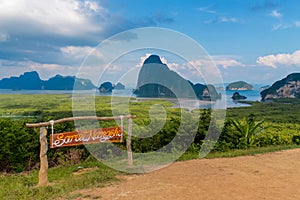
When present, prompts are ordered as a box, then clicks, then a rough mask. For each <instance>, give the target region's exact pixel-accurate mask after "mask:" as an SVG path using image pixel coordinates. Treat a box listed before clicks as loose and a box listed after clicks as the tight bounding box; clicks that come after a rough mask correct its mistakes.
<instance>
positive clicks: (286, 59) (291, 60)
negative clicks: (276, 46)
mask: <svg viewBox="0 0 300 200" xmlns="http://www.w3.org/2000/svg"><path fill="white" fill-rule="evenodd" d="M256 63H257V64H260V65H264V66H269V67H272V68H277V67H279V66H292V65H294V66H298V67H300V50H297V51H295V52H293V53H292V54H275V55H274V54H271V55H267V56H260V57H258V58H257V60H256Z"/></svg>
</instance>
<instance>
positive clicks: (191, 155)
mask: <svg viewBox="0 0 300 200" xmlns="http://www.w3.org/2000/svg"><path fill="white" fill-rule="evenodd" d="M296 148H300V146H299V145H278V146H267V147H252V148H249V149H234V150H230V151H226V152H214V151H212V152H210V153H209V154H207V155H206V156H205V158H207V159H212V158H230V157H237V156H249V155H256V154H264V153H270V152H276V151H282V150H288V149H296ZM198 158H199V153H198V152H186V153H185V154H183V155H182V156H181V157H180V158H179V159H178V161H184V160H191V159H198Z"/></svg>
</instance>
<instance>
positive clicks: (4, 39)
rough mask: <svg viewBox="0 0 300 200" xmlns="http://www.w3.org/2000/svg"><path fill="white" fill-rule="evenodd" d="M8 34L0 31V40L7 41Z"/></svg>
mask: <svg viewBox="0 0 300 200" xmlns="http://www.w3.org/2000/svg"><path fill="white" fill-rule="evenodd" d="M9 38H10V37H9V35H7V34H5V33H0V42H7V41H9Z"/></svg>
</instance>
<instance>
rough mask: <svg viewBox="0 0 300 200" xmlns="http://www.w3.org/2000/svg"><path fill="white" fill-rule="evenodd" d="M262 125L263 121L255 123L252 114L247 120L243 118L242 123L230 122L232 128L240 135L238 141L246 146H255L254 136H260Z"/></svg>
mask: <svg viewBox="0 0 300 200" xmlns="http://www.w3.org/2000/svg"><path fill="white" fill-rule="evenodd" d="M263 123H264V122H263V121H257V122H256V121H255V117H254V115H253V114H251V115H249V116H248V118H244V120H243V121H242V122H241V121H237V120H232V124H233V126H234V127H235V128H236V130H237V131H238V132H239V133H240V134H241V135H242V137H241V138H240V140H242V141H244V142H246V145H247V146H254V145H255V142H256V136H257V135H258V134H260V133H261V132H262V130H263V127H262V124H263Z"/></svg>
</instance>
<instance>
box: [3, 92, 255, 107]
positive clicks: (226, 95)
mask: <svg viewBox="0 0 300 200" xmlns="http://www.w3.org/2000/svg"><path fill="white" fill-rule="evenodd" d="M219 92H220V93H221V94H222V98H223V100H224V99H226V106H227V108H230V107H240V106H249V105H247V104H241V103H238V102H235V101H233V100H232V99H231V97H232V95H233V93H234V92H235V91H219ZM238 92H239V93H240V94H241V95H244V96H246V97H247V99H246V100H248V101H260V91H259V90H251V91H238ZM73 93H74V91H73V90H16V91H14V90H3V89H0V94H73ZM75 93H80V94H94V95H97V96H110V95H114V96H124V97H129V96H132V97H135V95H133V94H132V89H125V90H114V91H113V92H112V93H107V94H103V93H99V92H98V91H97V90H80V91H75ZM200 107H201V106H200Z"/></svg>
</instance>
